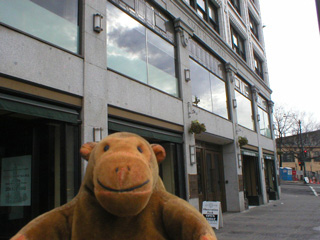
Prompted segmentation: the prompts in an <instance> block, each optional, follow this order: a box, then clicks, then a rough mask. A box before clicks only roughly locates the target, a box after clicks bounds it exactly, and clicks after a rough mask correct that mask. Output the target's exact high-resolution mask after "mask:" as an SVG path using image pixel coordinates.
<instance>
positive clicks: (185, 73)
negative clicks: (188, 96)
mask: <svg viewBox="0 0 320 240" xmlns="http://www.w3.org/2000/svg"><path fill="white" fill-rule="evenodd" d="M184 80H185V81H186V82H189V81H190V80H191V76H190V69H188V68H186V69H184Z"/></svg>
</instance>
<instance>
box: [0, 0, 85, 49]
mask: <svg viewBox="0 0 320 240" xmlns="http://www.w3.org/2000/svg"><path fill="white" fill-rule="evenodd" d="M0 22H3V23H5V24H7V25H9V26H12V27H14V28H16V29H19V30H21V31H24V32H26V33H28V34H31V35H33V36H35V37H37V38H40V39H42V40H45V41H47V42H50V43H52V44H55V45H57V46H59V47H61V48H64V49H67V50H69V51H72V52H74V53H79V36H80V34H79V25H78V0H65V1H56V0H46V1H42V0H31V1H29V0H10V1H0Z"/></svg>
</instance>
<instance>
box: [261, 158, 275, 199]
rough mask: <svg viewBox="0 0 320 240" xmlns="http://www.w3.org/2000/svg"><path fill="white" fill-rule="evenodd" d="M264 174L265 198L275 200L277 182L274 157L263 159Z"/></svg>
mask: <svg viewBox="0 0 320 240" xmlns="http://www.w3.org/2000/svg"><path fill="white" fill-rule="evenodd" d="M264 174H265V181H266V192H267V200H268V201H269V200H277V198H278V197H277V195H278V194H277V183H276V172H275V162H274V159H268V158H266V157H265V159H264Z"/></svg>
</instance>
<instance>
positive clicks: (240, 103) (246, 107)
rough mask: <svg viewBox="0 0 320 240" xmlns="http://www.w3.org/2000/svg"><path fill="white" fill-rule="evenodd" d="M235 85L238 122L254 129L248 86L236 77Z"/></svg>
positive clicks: (250, 95)
mask: <svg viewBox="0 0 320 240" xmlns="http://www.w3.org/2000/svg"><path fill="white" fill-rule="evenodd" d="M235 87H236V91H235V96H236V101H237V108H236V110H237V117H238V123H239V124H240V125H242V126H244V127H246V128H248V129H251V130H255V125H254V119H253V111H252V100H251V98H252V94H251V89H250V86H249V85H248V84H247V83H245V82H244V81H242V80H241V79H239V78H238V77H236V78H235Z"/></svg>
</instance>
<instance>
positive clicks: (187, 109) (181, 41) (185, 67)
mask: <svg viewBox="0 0 320 240" xmlns="http://www.w3.org/2000/svg"><path fill="white" fill-rule="evenodd" d="M174 27H175V31H176V39H177V61H178V71H179V76H178V77H179V85H180V97H181V99H182V102H183V119H184V145H183V149H184V160H185V173H186V176H185V177H186V178H185V179H186V193H187V200H188V201H189V202H190V203H191V204H192V205H193V206H194V207H196V208H197V209H199V199H198V198H191V199H190V197H189V196H190V193H189V177H188V176H189V174H197V165H196V164H193V165H191V163H190V150H189V149H190V146H195V138H194V136H193V134H190V133H189V132H188V131H189V127H190V124H191V120H192V117H193V116H192V115H194V113H193V109H192V90H191V82H190V81H192V80H191V79H188V71H189V76H190V60H189V50H188V45H189V39H190V38H191V37H192V36H193V29H192V28H190V27H189V26H188V25H187V24H186V23H185V22H183V21H182V20H181V19H180V18H178V19H176V20H175V21H174ZM194 157H195V156H194Z"/></svg>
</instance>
